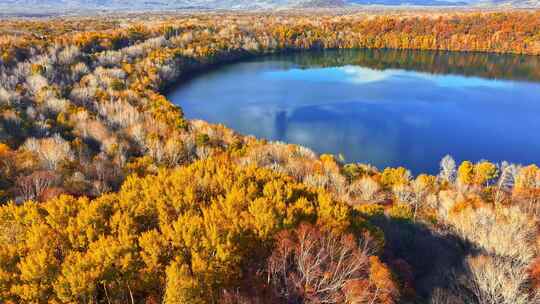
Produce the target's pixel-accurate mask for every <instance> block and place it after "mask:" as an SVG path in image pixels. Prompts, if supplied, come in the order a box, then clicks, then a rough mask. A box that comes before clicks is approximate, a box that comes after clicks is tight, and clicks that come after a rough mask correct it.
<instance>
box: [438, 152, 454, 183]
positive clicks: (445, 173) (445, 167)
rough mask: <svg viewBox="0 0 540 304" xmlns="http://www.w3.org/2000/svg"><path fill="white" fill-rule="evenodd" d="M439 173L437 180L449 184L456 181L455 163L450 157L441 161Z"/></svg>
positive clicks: (447, 156)
mask: <svg viewBox="0 0 540 304" xmlns="http://www.w3.org/2000/svg"><path fill="white" fill-rule="evenodd" d="M440 165H441V172H440V173H439V178H440V179H442V180H443V181H446V182H448V183H450V184H453V183H454V182H455V181H456V172H457V171H456V161H455V160H454V159H453V158H452V156H450V155H446V156H445V157H443V158H442V160H441V163H440Z"/></svg>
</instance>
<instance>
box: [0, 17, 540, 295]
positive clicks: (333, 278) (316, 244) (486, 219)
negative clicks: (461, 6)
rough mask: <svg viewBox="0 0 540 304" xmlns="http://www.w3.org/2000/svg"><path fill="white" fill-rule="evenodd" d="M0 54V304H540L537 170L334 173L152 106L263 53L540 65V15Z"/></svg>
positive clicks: (14, 40)
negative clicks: (519, 59) (471, 55)
mask: <svg viewBox="0 0 540 304" xmlns="http://www.w3.org/2000/svg"><path fill="white" fill-rule="evenodd" d="M0 35H1V36H0V52H1V53H0V204H1V207H0V302H2V303H415V302H417V303H425V302H430V303H441V304H443V303H448V304H450V303H479V304H483V303H503V304H504V303H508V304H520V303H538V301H540V259H539V258H538V254H539V250H540V241H539V239H538V231H539V230H538V228H539V227H538V219H539V205H538V202H539V200H540V168H538V167H537V166H536V165H527V164H523V165H521V164H509V163H502V164H493V163H490V162H487V161H481V162H478V163H471V162H463V163H462V164H456V163H455V161H454V160H453V159H452V158H451V157H449V156H448V157H445V158H444V159H443V160H442V161H441V172H440V174H438V175H437V176H431V175H427V174H421V175H419V176H411V174H410V172H409V171H408V170H407V169H406V168H379V169H378V168H374V167H372V166H370V165H369V164H344V163H342V162H341V161H339V160H338V159H337V158H335V157H333V156H330V155H320V156H319V155H316V154H315V153H313V152H312V151H310V150H309V149H307V148H304V147H300V146H296V145H288V144H284V143H274V142H267V141H265V140H264V139H256V138H253V137H247V136H243V135H241V134H237V133H236V132H234V131H233V130H231V129H228V128H227V127H226V126H222V125H212V124H209V123H206V122H204V121H190V120H186V119H185V118H184V117H183V114H182V110H181V109H180V108H178V107H176V106H174V105H173V104H171V103H170V102H169V101H168V100H167V99H166V98H165V97H164V95H162V93H163V92H164V90H165V89H166V88H167V87H168V86H169V85H171V84H173V83H174V82H176V81H182V79H183V77H184V76H186V75H189V74H190V73H192V72H194V71H196V70H199V69H206V68H210V67H211V66H212V65H213V64H221V63H225V62H228V61H233V60H239V59H242V58H247V57H250V56H257V55H262V54H267V53H277V52H293V51H301V50H307V49H332V48H373V49H377V48H393V49H422V50H434V51H442V50H444V51H469V52H493V53H515V54H528V55H540V12H536V11H532V12H497V13H460V14H450V13H444V14H441V13H414V14H413V13H407V14H399V13H396V14H389V15H387V16H370V15H366V14H354V15H326V14H316V15H304V14H302V13H296V14H294V15H292V14H291V15H289V14H244V13H242V14H231V13H227V14H225V13H223V14H208V15H202V14H193V15H174V14H169V15H161V16H158V15H151V14H149V15H132V16H115V17H111V16H107V17H103V18H100V17H84V18H83V17H81V18H73V19H70V18H67V19H46V20H32V19H27V20H16V19H13V20H4V21H1V22H0ZM354 60H358V61H366V60H368V59H366V58H357V59H352V61H353V62H354ZM429 60H430V58H426V65H429ZM375 61H376V62H380V64H384V62H385V58H377V60H375ZM375 61H373V62H374V63H373V64H374V65H375V64H376V63H375ZM465 65H466V64H465ZM455 66H456V67H457V68H460V67H461V66H463V64H462V63H460V62H457V63H456V64H455ZM426 69H428V68H427V67H426ZM487 69H488V70H487V71H486V72H485V73H486V75H487V76H490V75H493V74H494V73H497V71H490V70H489V65H488V66H487ZM531 74H532V75H536V72H534V71H532V72H531Z"/></svg>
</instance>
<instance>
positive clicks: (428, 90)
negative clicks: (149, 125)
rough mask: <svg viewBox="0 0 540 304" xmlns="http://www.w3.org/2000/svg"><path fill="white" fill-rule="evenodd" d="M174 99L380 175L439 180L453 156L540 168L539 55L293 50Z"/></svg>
mask: <svg viewBox="0 0 540 304" xmlns="http://www.w3.org/2000/svg"><path fill="white" fill-rule="evenodd" d="M168 97H169V99H170V100H172V101H173V102H174V103H176V104H177V105H179V106H181V107H182V109H183V111H184V113H185V115H186V117H187V118H193V119H203V120H206V121H209V122H212V123H222V124H224V125H226V126H228V127H230V128H233V129H235V130H236V131H238V132H240V133H242V134H246V135H255V136H257V137H259V138H267V139H269V140H279V141H284V142H289V143H296V144H301V145H304V146H307V147H309V148H311V149H313V150H314V151H316V152H318V153H332V154H338V153H341V154H342V155H343V156H344V157H345V160H346V161H347V162H362V163H370V164H372V165H375V166H377V167H379V168H384V167H386V166H405V167H407V168H408V169H410V170H411V171H412V172H413V173H420V172H429V173H435V172H437V171H438V167H439V165H438V163H439V161H440V159H441V158H442V157H443V156H444V155H446V154H450V155H452V156H453V157H454V158H455V159H456V160H457V161H461V160H472V161H478V160H481V159H487V160H490V161H494V162H500V161H502V160H507V161H511V162H516V163H523V164H529V163H538V162H539V161H540V58H538V57H530V56H528V57H527V56H509V55H493V54H477V53H472V54H466V53H448V52H419V51H390V50H348V51H325V52H306V53H295V54H289V55H278V56H268V57H261V58H257V59H251V60H247V61H244V62H240V63H233V64H228V65H223V66H220V67H216V68H214V69H211V70H209V71H206V72H202V73H197V74H196V75H194V76H193V77H192V78H190V79H188V80H185V81H183V82H182V85H179V86H177V87H175V88H173V89H172V90H170V92H169V94H168Z"/></svg>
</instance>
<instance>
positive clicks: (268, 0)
mask: <svg viewBox="0 0 540 304" xmlns="http://www.w3.org/2000/svg"><path fill="white" fill-rule="evenodd" d="M355 5H387V6H407V5H411V6H413V5H414V6H511V7H540V0H0V8H1V7H4V8H12V9H22V8H28V9H30V10H31V9H32V8H34V9H39V8H49V9H105V10H117V9H132V10H137V9H273V8H288V7H296V8H298V7H304V8H305V7H313V8H316V7H344V6H355Z"/></svg>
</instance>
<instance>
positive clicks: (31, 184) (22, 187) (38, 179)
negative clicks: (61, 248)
mask: <svg viewBox="0 0 540 304" xmlns="http://www.w3.org/2000/svg"><path fill="white" fill-rule="evenodd" d="M54 179H55V176H54V174H53V173H51V172H50V171H37V172H34V173H32V174H30V175H28V176H23V177H19V178H18V179H17V182H16V185H17V188H18V190H19V193H20V194H21V198H22V199H23V200H24V201H28V200H38V199H39V198H40V197H41V196H42V194H43V193H44V192H45V190H47V189H48V188H49V187H51V186H52V184H53V183H54Z"/></svg>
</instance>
